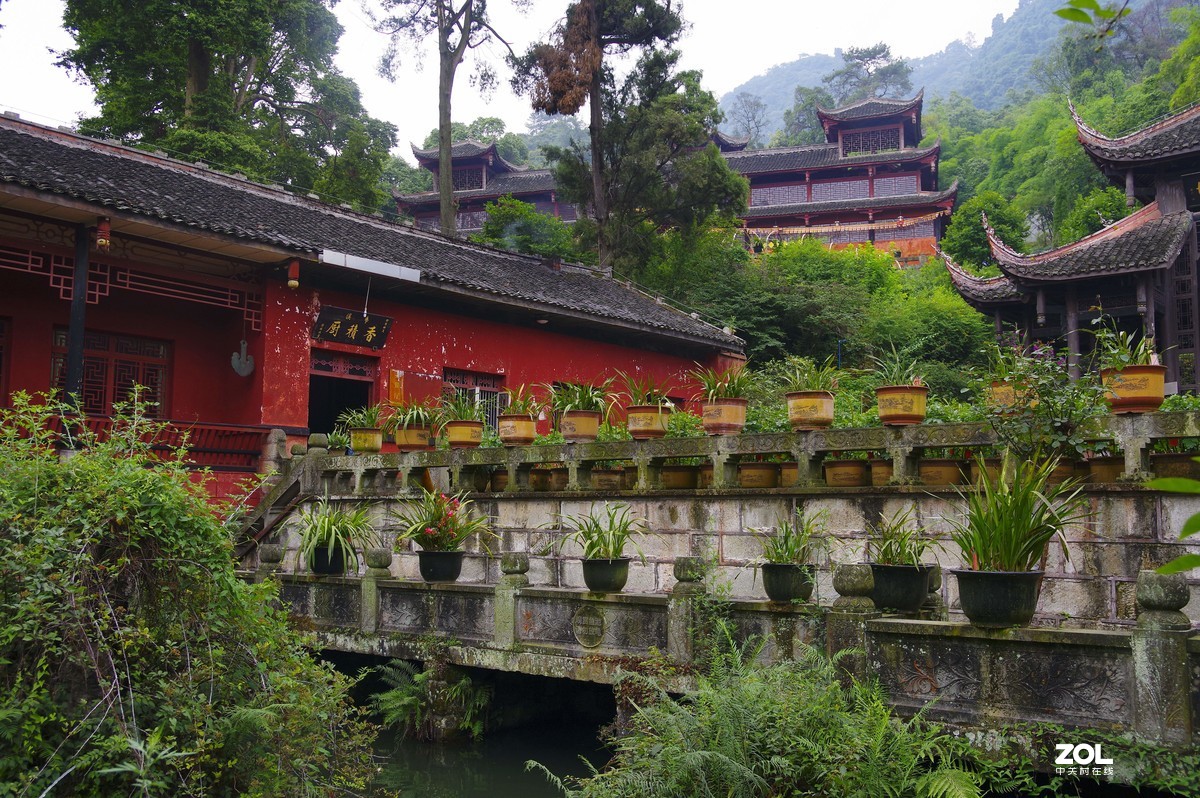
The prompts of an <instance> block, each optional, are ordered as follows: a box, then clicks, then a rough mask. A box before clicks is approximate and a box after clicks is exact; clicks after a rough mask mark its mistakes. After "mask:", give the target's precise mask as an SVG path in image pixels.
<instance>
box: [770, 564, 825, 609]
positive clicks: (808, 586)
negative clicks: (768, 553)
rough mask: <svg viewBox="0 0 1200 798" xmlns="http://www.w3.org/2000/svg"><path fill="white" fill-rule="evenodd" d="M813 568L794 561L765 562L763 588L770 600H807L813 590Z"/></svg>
mask: <svg viewBox="0 0 1200 798" xmlns="http://www.w3.org/2000/svg"><path fill="white" fill-rule="evenodd" d="M812 571H813V568H812V566H811V565H797V564H795V563H784V562H765V563H763V565H762V581H763V589H764V590H766V591H767V598H769V599H770V600H771V601H796V600H799V601H808V599H809V597H810V596H812V592H813V576H812Z"/></svg>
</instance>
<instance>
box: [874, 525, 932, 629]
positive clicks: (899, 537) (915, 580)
mask: <svg viewBox="0 0 1200 798" xmlns="http://www.w3.org/2000/svg"><path fill="white" fill-rule="evenodd" d="M924 531H925V530H924V529H922V528H921V527H920V526H918V525H916V524H914V523H913V508H912V507H909V508H908V509H906V510H903V511H897V512H896V513H893V514H892V515H891V516H890V517H887V518H884V517H880V519H879V520H878V521H876V522H874V523H871V524H868V525H867V535H868V537H867V559H868V562H870V564H871V575H872V576H873V577H874V578H875V589H874V590H873V591H872V593H871V599H872V600H873V601H874V602H875V606H876V607H879V608H880V609H884V608H887V609H893V610H899V611H900V612H916V611H917V610H918V609H920V608H921V605H922V604H924V603H925V599H926V597H927V596H928V595H929V575H930V574H931V573H932V572H933V566H932V565H930V564H926V563H923V562H921V560H922V558H923V557H924V556H925V552H926V551H928V550H929V549H930V548H932V547H933V546H934V545H935V542H934V541H933V539H931V538H929V537H926V536H925V535H924Z"/></svg>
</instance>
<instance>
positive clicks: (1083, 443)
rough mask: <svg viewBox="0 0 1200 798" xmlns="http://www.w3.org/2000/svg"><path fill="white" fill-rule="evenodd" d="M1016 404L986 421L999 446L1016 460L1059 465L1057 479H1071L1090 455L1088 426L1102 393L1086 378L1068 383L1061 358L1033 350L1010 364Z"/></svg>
mask: <svg viewBox="0 0 1200 798" xmlns="http://www.w3.org/2000/svg"><path fill="white" fill-rule="evenodd" d="M1012 375H1013V380H1014V384H1016V385H1019V386H1020V397H1019V401H1017V402H1016V404H1015V405H1011V406H1001V407H997V406H993V407H991V408H989V411H988V421H989V422H990V424H991V426H992V429H993V430H994V431H995V433H996V438H997V441H998V443H999V444H1000V445H1001V446H1002V447H1003V448H1004V449H1005V450H1006V451H1007V452H1011V453H1012V454H1013V455H1014V456H1015V457H1016V458H1017V459H1018V460H1029V461H1032V462H1037V463H1040V462H1043V461H1045V460H1057V461H1059V462H1060V466H1059V475H1058V476H1057V477H1055V479H1065V478H1068V477H1070V476H1071V474H1072V472H1073V468H1074V465H1073V464H1074V462H1075V461H1076V460H1078V459H1080V458H1082V457H1083V456H1084V455H1085V454H1086V453H1087V451H1088V450H1089V448H1090V446H1091V443H1090V441H1089V440H1088V422H1089V420H1090V419H1092V418H1095V417H1096V416H1098V415H1100V414H1101V413H1102V412H1103V409H1104V388H1103V387H1102V386H1101V385H1100V383H1099V381H1098V380H1097V379H1096V378H1095V377H1094V376H1093V375H1092V374H1090V373H1085V374H1082V375H1080V376H1079V377H1078V378H1072V377H1071V375H1070V371H1069V369H1068V366H1067V357H1066V354H1065V353H1061V352H1056V351H1055V350H1054V347H1053V346H1051V345H1049V344H1033V345H1032V346H1030V347H1029V348H1028V349H1027V350H1026V351H1025V352H1023V353H1021V354H1020V356H1019V357H1017V358H1016V359H1015V361H1014V364H1013V372H1012Z"/></svg>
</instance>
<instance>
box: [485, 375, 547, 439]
mask: <svg viewBox="0 0 1200 798" xmlns="http://www.w3.org/2000/svg"><path fill="white" fill-rule="evenodd" d="M504 395H505V396H506V397H507V398H508V404H507V405H506V406H505V408H504V412H503V413H501V414H500V416H499V418H498V419H497V420H496V432H497V433H498V434H499V435H500V440H501V441H503V443H504V445H505V446H529V445H530V444H531V443H533V439H534V437H535V436H536V435H537V420H538V416H539V415H541V412H542V407H543V405H542V401H541V400H540V399H538V398H537V397H536V396H534V395H533V393H532V391H531V390H530V389H529V388H528V387H527V386H525V385H518V386H517V387H516V388H505V389H504Z"/></svg>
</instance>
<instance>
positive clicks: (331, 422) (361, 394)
mask: <svg viewBox="0 0 1200 798" xmlns="http://www.w3.org/2000/svg"><path fill="white" fill-rule="evenodd" d="M370 403H371V383H369V382H367V381H365V380H350V379H346V378H345V377H324V376H321V375H319V374H311V375H309V378H308V431H309V432H310V433H313V432H332V431H333V428H334V426H335V425H336V424H337V417H338V416H339V415H341V413H342V411H343V410H347V409H349V408H354V407H366V406H367V405H369V404H370Z"/></svg>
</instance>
